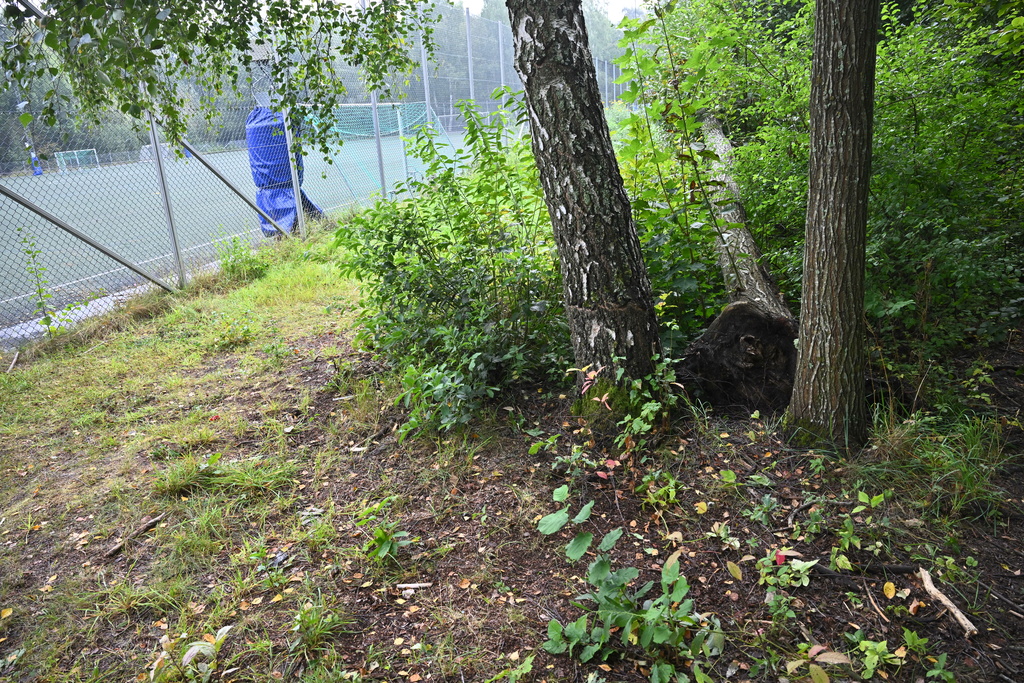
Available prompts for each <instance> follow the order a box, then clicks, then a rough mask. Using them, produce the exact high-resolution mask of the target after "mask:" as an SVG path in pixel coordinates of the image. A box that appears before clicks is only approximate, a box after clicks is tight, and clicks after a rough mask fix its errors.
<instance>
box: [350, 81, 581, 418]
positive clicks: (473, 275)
mask: <svg viewBox="0 0 1024 683" xmlns="http://www.w3.org/2000/svg"><path fill="white" fill-rule="evenodd" d="M506 97H507V94H506ZM509 101H510V103H511V104H510V107H511V109H510V110H502V111H501V112H498V113H497V114H491V115H485V114H482V113H480V112H478V111H477V110H475V109H474V108H472V107H471V106H469V105H464V106H463V114H464V115H465V118H466V135H465V139H464V142H465V148H464V149H458V150H453V149H452V148H451V147H450V146H447V145H445V144H444V143H443V142H442V141H441V140H440V139H439V138H438V135H437V133H436V132H435V131H434V130H433V129H431V128H429V127H424V128H420V129H419V130H418V132H417V134H416V138H415V140H414V142H413V143H412V153H413V154H414V155H415V156H416V157H418V158H419V159H420V160H422V161H423V162H424V164H425V166H426V169H425V178H424V179H423V180H412V181H410V182H408V183H407V184H405V185H404V186H403V187H400V188H399V189H400V191H399V193H398V198H396V199H393V200H381V201H379V202H378V203H377V204H376V206H374V207H373V208H371V209H369V210H368V211H366V212H364V213H363V214H361V215H359V216H358V217H356V218H355V219H354V220H353V221H352V222H351V223H350V224H348V225H343V226H342V227H341V228H339V230H338V231H337V241H336V243H337V244H338V245H339V246H342V247H344V248H345V249H344V251H343V252H341V256H339V259H340V260H341V261H342V267H343V270H344V271H346V272H347V273H348V274H351V275H355V276H357V277H358V278H359V279H361V280H362V281H363V283H364V285H363V294H364V305H365V308H364V310H363V311H362V313H361V316H360V320H361V323H362V325H363V331H362V332H361V334H360V336H359V340H360V341H361V342H362V343H363V344H364V345H365V346H367V347H369V348H371V349H373V350H375V351H376V352H378V353H379V354H380V355H381V356H383V357H384V358H386V359H388V360H389V361H391V363H392V364H394V365H395V366H397V367H401V368H404V369H403V371H402V386H403V393H402V399H403V400H404V401H405V403H406V405H407V406H408V407H409V408H411V414H410V417H409V420H408V422H407V424H406V426H405V429H406V430H409V429H416V428H427V427H438V428H443V429H447V428H451V427H452V426H454V425H457V424H460V423H464V422H466V421H468V420H469V418H470V416H471V414H472V412H473V411H474V410H475V409H477V408H478V407H480V406H481V405H482V404H483V402H484V401H486V400H487V399H488V398H490V397H492V396H494V395H495V394H496V392H498V391H499V390H500V389H501V388H503V387H506V386H509V385H511V384H513V383H517V382H528V381H537V380H541V379H544V378H546V377H549V376H551V375H555V376H560V375H561V374H562V372H563V370H564V368H565V367H566V365H567V361H568V358H569V357H570V348H569V334H568V330H567V327H566V323H565V319H564V311H563V308H562V289H561V279H560V276H559V273H558V258H557V254H556V251H555V246H554V240H553V235H552V233H551V227H550V222H549V218H548V213H547V208H546V206H545V204H544V202H543V197H542V194H541V189H540V182H539V180H538V177H537V173H536V170H535V167H534V162H533V156H532V154H531V153H530V149H529V141H528V140H527V139H526V138H524V137H522V136H521V135H520V134H519V133H518V132H517V131H518V127H517V125H516V124H518V121H517V116H519V115H521V114H522V105H521V103H518V102H516V101H514V100H511V98H509Z"/></svg>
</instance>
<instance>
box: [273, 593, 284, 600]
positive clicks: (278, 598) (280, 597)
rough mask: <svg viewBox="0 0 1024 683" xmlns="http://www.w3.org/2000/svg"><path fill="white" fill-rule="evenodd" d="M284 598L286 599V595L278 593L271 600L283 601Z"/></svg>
mask: <svg viewBox="0 0 1024 683" xmlns="http://www.w3.org/2000/svg"><path fill="white" fill-rule="evenodd" d="M282 600H284V596H283V595H281V594H280V593H278V594H277V595H275V596H274V597H272V598H270V602H281V601H282Z"/></svg>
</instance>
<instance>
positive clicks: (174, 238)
mask: <svg viewBox="0 0 1024 683" xmlns="http://www.w3.org/2000/svg"><path fill="white" fill-rule="evenodd" d="M146 113H147V115H148V116H149V141H150V145H151V146H152V147H153V161H154V162H156V180H157V183H158V184H159V185H160V198H161V200H162V204H163V207H164V221H166V223H167V233H168V234H169V235H170V237H171V249H172V250H173V251H174V266H175V268H176V269H177V271H178V286H179V287H181V288H182V289H184V288H185V267H184V266H183V265H182V263H181V248H180V247H179V246H178V232H177V231H176V230H175V229H174V212H173V211H171V195H170V194H169V193H168V191H167V175H166V173H165V172H164V155H163V153H162V150H161V149H160V138H159V137H157V134H156V119H154V118H153V112H146Z"/></svg>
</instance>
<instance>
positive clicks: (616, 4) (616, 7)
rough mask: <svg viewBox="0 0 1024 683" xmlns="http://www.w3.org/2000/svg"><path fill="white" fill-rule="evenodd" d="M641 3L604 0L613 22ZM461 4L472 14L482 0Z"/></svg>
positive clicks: (637, 0) (481, 5)
mask: <svg viewBox="0 0 1024 683" xmlns="http://www.w3.org/2000/svg"><path fill="white" fill-rule="evenodd" d="M456 2H458V0H456ZM641 4H642V3H641V2H640V0H606V2H605V6H606V7H607V8H608V16H609V17H611V20H612V21H614V22H615V23H618V22H619V20H620V19H622V14H623V10H624V9H626V8H629V9H632V8H634V7H640V6H641ZM462 5H463V6H464V7H468V8H469V11H470V12H472V13H473V14H480V10H481V8H483V6H484V0H462Z"/></svg>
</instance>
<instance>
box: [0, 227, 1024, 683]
mask: <svg viewBox="0 0 1024 683" xmlns="http://www.w3.org/2000/svg"><path fill="white" fill-rule="evenodd" d="M321 248H322V247H321V245H320V244H319V243H317V242H316V241H314V242H313V243H312V244H300V243H298V242H291V241H288V242H285V243H283V244H282V245H280V246H279V247H277V248H276V249H277V251H273V252H269V253H267V254H266V255H263V256H260V258H259V259H258V260H257V261H256V262H255V263H256V265H255V266H254V265H253V264H252V263H248V262H245V263H243V264H242V265H243V266H244V267H240V271H241V272H242V275H239V274H238V273H235V274H234V275H233V277H232V278H231V279H230V281H227V282H225V281H213V280H207V281H204V282H203V283H201V285H202V286H201V287H199V288H197V289H196V290H193V291H191V292H186V293H184V294H181V295H176V296H168V297H163V298H158V299H154V300H152V301H148V302H147V303H146V305H145V306H144V307H142V308H141V309H140V310H143V311H144V314H142V315H139V316H137V317H132V316H130V315H128V314H124V313H122V314H119V315H118V316H116V322H111V323H110V324H109V325H106V326H104V325H102V324H99V323H97V326H96V329H95V330H94V331H93V332H92V333H90V335H83V336H82V337H81V338H77V339H75V338H71V337H69V338H67V339H64V340H61V341H60V343H51V344H50V345H48V347H47V348H46V349H43V350H42V351H39V352H37V353H35V354H34V355H33V357H32V358H31V361H30V362H29V363H27V364H23V365H19V366H18V367H17V368H16V370H15V371H14V372H13V373H11V374H9V375H0V405H2V406H3V407H2V412H3V419H2V420H0V443H2V445H0V549H2V551H0V680H18V681H20V680H32V681H47V682H49V681H53V682H64V681H67V682H71V681H98V680H100V679H103V680H107V679H109V680H133V679H139V680H145V679H147V678H152V679H155V680H202V677H203V676H204V675H205V674H204V673H203V672H204V670H203V669H202V668H201V667H206V669H205V671H206V672H209V673H210V676H211V678H210V680H225V681H229V680H236V681H272V680H302V681H316V682H320V681H323V682H327V681H343V680H355V681H358V680H388V681H399V680H401V681H419V680H424V681H426V680H433V681H488V680H523V681H527V680H533V681H552V682H554V681H577V680H589V681H594V682H595V683H596V682H597V681H600V680H609V681H645V680H649V677H650V676H651V675H653V674H652V667H656V666H659V662H664V663H666V664H671V665H672V666H673V667H677V668H678V670H679V671H680V672H686V674H687V675H689V676H691V678H693V677H694V676H695V675H696V669H695V668H693V663H694V662H696V664H697V667H699V668H700V669H701V670H702V671H703V672H704V674H706V675H707V676H709V679H710V680H714V681H719V680H730V681H743V680H759V681H762V680H763V681H769V680H771V681H775V680H780V679H781V678H783V677H786V678H789V679H790V680H798V679H800V677H804V679H809V677H810V676H812V675H817V673H816V671H815V668H814V667H817V668H820V669H821V671H822V672H827V674H829V675H830V676H831V677H832V680H850V679H852V678H854V677H856V678H860V679H864V678H870V677H872V676H873V677H876V678H878V679H881V678H882V677H887V679H888V680H890V681H892V680H899V681H916V680H918V679H919V678H923V677H925V676H926V675H928V674H929V672H934V673H932V676H931V678H929V679H928V680H933V679H935V680H943V677H944V675H945V673H944V672H946V671H947V669H949V670H953V671H956V672H957V674H956V675H957V676H958V680H979V681H980V680H1003V679H1007V678H1008V679H1009V680H1019V676H1018V673H1015V672H1021V671H1024V657H1022V655H1021V653H1020V650H1019V645H1017V643H1019V642H1020V641H1021V639H1022V638H1024V632H1022V630H1024V629H1022V626H1024V617H1018V616H1016V615H1019V614H1024V612H1021V611H1020V608H1018V607H1015V605H1020V604H1021V603H1022V602H1024V597H1022V592H1021V589H1022V587H1024V580H1022V579H1021V567H1022V562H1021V558H1022V557H1024V555H1022V554H1021V552H1020V550H1019V548H1020V547H1021V546H1020V542H1019V539H1020V530H1019V523H1018V521H1016V520H1019V517H1014V515H1019V514H1020V512H1019V501H1020V496H1021V490H1020V487H1019V485H1017V484H1015V483H1014V481H1013V480H1012V478H1008V477H1005V474H1006V473H1007V472H1009V471H1010V470H1008V469H1007V468H1012V467H1019V459H1016V458H1012V457H1009V455H1007V452H1006V451H1004V450H1003V449H1002V448H1001V441H1000V440H999V439H998V438H996V439H994V440H993V438H992V433H993V431H992V430H993V429H994V427H993V425H992V424H990V423H985V422H976V421H973V420H972V419H967V420H965V421H963V422H962V424H963V425H964V430H963V431H962V432H959V433H958V434H956V435H948V434H947V438H944V439H939V438H938V432H937V431H936V429H937V428H936V427H935V425H933V424H931V423H927V422H926V423H925V424H923V425H922V424H920V423H903V422H900V421H894V420H891V419H889V420H881V422H882V423H884V424H885V425H888V427H887V428H886V429H879V430H878V438H877V439H876V442H875V445H876V448H875V449H874V450H872V451H868V452H867V453H865V455H864V456H863V458H862V459H861V460H860V461H856V462H852V463H851V462H844V461H841V460H839V459H838V458H837V457H835V456H834V455H832V454H829V453H813V452H802V451H792V450H789V449H787V448H786V447H785V446H784V445H783V444H782V443H781V442H780V441H779V440H778V438H777V436H776V429H775V425H774V424H773V423H771V422H766V421H763V420H761V419H751V420H747V421H742V422H735V421H734V422H723V421H719V420H716V419H715V418H714V417H713V416H710V415H708V414H706V413H704V412H702V411H700V410H695V411H694V412H693V414H690V415H687V416H685V418H684V419H680V421H679V422H678V423H676V424H675V425H672V426H671V428H670V430H669V431H668V432H666V433H663V434H661V435H660V437H659V440H658V442H657V448H656V449H654V450H652V451H650V452H647V453H643V454H640V453H625V454H623V453H621V452H617V451H615V450H614V449H613V448H612V446H611V439H610V438H605V437H602V436H600V435H595V434H591V433H590V429H589V427H588V425H587V424H586V422H585V421H583V420H581V418H578V417H573V416H571V415H570V414H569V408H570V406H571V404H572V402H573V398H572V397H561V396H559V395H557V394H549V393H547V392H546V391H544V390H543V389H541V390H538V389H537V388H536V387H534V388H528V389H527V388H524V389H521V390H519V391H516V392H508V393H507V394H506V395H505V396H504V397H503V399H502V403H500V404H498V405H495V406H494V411H493V413H492V414H489V415H486V416H483V417H481V418H480V419H478V420H477V421H476V422H474V423H472V424H471V425H469V426H467V427H466V428H464V429H462V430H458V431H454V432H448V433H444V434H440V435H438V434H420V435H418V436H415V437H410V438H409V439H406V440H405V441H402V442H401V443H399V441H398V439H397V429H398V427H399V425H400V424H401V423H402V419H403V415H402V414H401V412H400V411H399V410H398V409H397V408H396V407H395V405H394V398H395V396H396V395H397V394H398V392H399V383H398V381H397V379H396V373H395V372H394V371H393V370H391V369H388V368H386V367H384V366H382V365H380V364H379V363H377V362H376V361H374V360H373V359H372V358H371V357H369V356H368V355H367V354H364V353H360V352H358V351H355V350H353V349H352V348H351V346H350V344H349V342H348V339H349V335H350V329H349V326H350V318H349V316H350V314H351V312H352V311H353V308H354V306H355V305H356V295H357V288H356V286H355V285H354V284H353V283H352V282H349V281H347V280H344V279H342V278H340V277H339V276H338V273H337V270H336V268H335V267H334V266H332V265H331V264H330V263H328V262H327V261H326V260H325V259H323V258H322V257H321V256H320V249H321ZM262 264H265V266H266V267H265V268H264V267H263V265H262ZM253 272H257V274H258V275H259V277H257V278H256V279H247V278H251V277H254V275H252V273H253ZM246 273H248V274H249V275H246ZM1011 428H1012V425H1010V426H1007V427H1005V429H1007V430H1009V429H1011ZM915 454H924V455H926V456H927V457H924V458H920V457H915ZM1000 477H1003V480H1002V481H1001V480H1000ZM911 479H913V480H919V481H920V486H919V487H917V488H915V487H914V486H912V485H910V482H909V481H908V480H911ZM1000 484H1002V485H1001V486H1000ZM562 485H568V487H569V488H568V489H566V491H565V493H564V496H565V500H564V502H561V501H559V502H556V501H554V500H553V492H554V491H555V490H556V489H558V488H559V487H561V486H562ZM1015 486H1016V488H1014V487H1015ZM922 491H932V492H933V494H932V496H931V497H928V496H927V495H924V494H922ZM559 495H561V494H559ZM590 501H593V502H594V505H593V508H592V512H591V514H590V516H589V518H587V519H585V520H582V521H580V522H579V523H578V524H574V523H572V522H571V521H569V522H567V523H566V524H565V526H564V528H561V529H559V530H557V531H555V532H554V533H552V534H551V535H543V534H541V533H539V532H538V530H537V523H538V521H539V520H540V519H541V518H543V517H544V516H546V515H550V514H551V513H554V512H557V511H558V510H560V509H561V508H562V507H563V506H569V508H570V510H571V514H572V515H576V514H577V513H578V512H579V511H580V510H582V509H584V508H585V507H586V506H587V504H588V503H589V502H590ZM158 515H162V517H160V519H159V520H158V521H157V522H156V523H155V524H150V521H151V520H153V519H154V518H155V517H157V516H158ZM972 518H977V519H978V520H980V521H977V522H971V521H970V520H971V519H972ZM617 527H621V528H622V529H624V530H625V533H624V535H623V536H622V538H621V539H620V540H619V542H618V544H617V545H616V546H615V547H614V549H612V550H610V551H608V552H607V554H608V556H609V566H610V567H613V568H633V569H635V571H636V579H635V581H634V582H632V583H631V584H630V585H628V586H627V587H626V590H625V592H624V593H622V594H619V593H617V592H616V590H618V589H615V588H613V587H610V586H609V585H608V584H607V582H604V583H601V580H600V577H599V576H596V575H594V574H592V573H588V565H589V564H591V563H592V562H594V561H595V559H596V557H597V555H599V554H603V553H599V552H597V551H596V543H597V540H599V539H601V538H602V537H603V535H604V534H605V533H607V532H608V531H610V530H612V529H614V528H617ZM581 531H582V532H585V533H591V534H593V535H594V537H595V542H594V545H593V547H591V548H590V549H589V551H588V554H587V555H585V556H584V558H583V559H581V560H579V561H577V562H569V561H568V560H567V558H566V554H565V548H566V546H567V544H568V543H569V542H570V540H571V539H572V538H573V537H574V535H575V534H576V533H577V532H581ZM115 548H116V550H115ZM801 563H802V564H801ZM673 564H676V565H677V566H678V567H679V568H680V570H681V573H682V575H683V576H685V577H686V578H687V579H688V581H689V593H688V595H687V599H692V600H693V603H692V609H693V610H694V614H696V615H698V616H697V617H696V618H697V622H695V623H690V624H689V625H688V626H685V627H684V626H680V624H682V623H683V621H682V617H681V616H680V615H682V614H683V612H682V611H681V607H680V604H681V603H674V605H675V606H672V605H669V607H670V608H671V609H667V611H664V614H667V615H670V616H668V617H664V620H663V621H664V623H662V622H657V623H654V622H656V621H657V620H658V619H662V617H659V616H657V615H655V614H654V613H653V612H651V613H650V614H649V615H648V616H645V617H644V618H645V619H648V621H650V622H651V623H654V626H652V627H651V628H652V629H654V628H655V627H662V626H664V627H665V628H670V629H676V631H673V633H676V635H678V636H679V637H680V638H682V639H683V640H685V641H686V642H687V643H689V644H691V645H692V640H691V639H692V637H693V633H695V632H696V631H697V630H699V628H700V627H702V626H707V625H709V624H712V623H713V622H714V619H717V620H718V622H719V623H720V624H721V633H722V634H723V636H724V638H722V639H721V643H722V644H721V645H720V646H718V645H716V646H715V647H713V648H712V647H710V646H709V647H707V648H705V647H702V646H698V647H697V648H696V649H695V650H694V651H692V652H690V651H687V652H685V653H683V652H681V651H680V650H678V649H676V650H671V649H669V648H665V647H661V646H657V645H656V644H655V645H651V646H648V647H647V648H641V647H640V645H639V644H638V643H632V642H630V641H629V639H628V638H627V639H626V643H625V644H622V643H621V637H620V636H619V635H616V636H615V637H613V638H611V639H610V641H609V643H608V644H607V645H608V646H607V648H604V649H600V650H597V651H596V652H599V653H600V654H598V655H595V656H594V658H592V659H590V660H589V661H586V662H581V661H579V655H580V654H581V651H582V649H583V643H584V641H585V642H587V643H589V642H596V640H595V639H599V636H598V635H595V633H596V631H595V628H596V624H597V623H599V622H600V619H601V614H595V615H591V616H590V617H589V620H588V621H587V623H586V627H585V629H584V630H580V628H582V627H580V628H577V629H576V630H575V631H573V630H572V629H566V630H565V632H564V633H565V634H568V635H565V636H564V637H565V638H569V639H572V638H576V639H577V640H576V642H577V643H580V646H579V647H578V648H575V649H573V651H572V653H571V654H572V657H570V656H569V653H568V652H567V653H565V654H552V653H549V652H547V651H545V649H544V647H543V645H544V643H545V641H547V640H548V639H549V636H550V633H551V631H550V630H549V622H551V621H552V620H554V621H556V622H557V623H559V624H561V625H563V627H565V626H569V625H572V624H579V623H580V622H579V621H578V620H579V619H580V617H581V616H584V615H585V614H586V612H585V611H584V610H583V609H581V606H582V607H584V608H591V607H594V604H593V603H592V602H590V601H586V600H580V599H579V596H580V595H581V594H583V593H586V592H588V591H595V590H604V591H605V593H604V597H605V598H607V600H613V599H614V600H618V601H619V602H617V603H614V604H618V605H620V606H621V605H629V604H632V605H633V608H634V609H636V610H638V613H640V612H644V614H647V612H648V611H649V607H650V605H645V600H648V599H650V600H655V599H656V598H657V597H658V595H660V593H658V591H659V590H661V588H660V585H661V584H660V583H659V580H660V579H661V578H662V577H663V572H664V571H665V568H666V566H671V565H673ZM918 567H923V568H926V569H928V570H929V571H931V572H932V574H933V576H935V578H936V580H937V582H938V583H939V585H940V588H941V589H942V590H943V591H944V592H946V594H947V595H948V596H949V597H950V598H951V599H952V600H953V601H954V602H955V603H957V604H958V605H959V606H960V607H961V608H962V609H963V610H964V611H965V612H967V613H968V615H969V616H970V618H971V619H973V620H974V621H975V623H976V625H978V627H979V628H980V629H981V633H980V634H979V635H978V636H976V637H975V638H973V639H971V640H966V639H964V637H963V635H962V631H959V630H958V629H959V627H958V626H957V625H956V624H955V623H954V622H952V621H951V620H950V618H949V616H948V614H947V613H945V612H944V609H943V608H942V607H941V605H939V604H938V603H937V602H935V601H934V600H933V599H932V598H931V597H929V596H927V595H925V593H924V592H923V589H922V587H921V585H920V582H919V581H918V580H917V579H916V578H915V577H914V576H913V575H912V574H910V573H909V572H910V571H912V570H916V569H917V568H918ZM825 569H828V570H829V571H825ZM591 579H598V583H597V584H594V583H593V582H592V581H591ZM804 579H806V583H805V582H804ZM647 581H653V582H654V585H655V588H654V589H653V591H654V592H652V593H650V594H648V595H647V596H646V597H641V598H635V596H633V592H635V591H636V590H637V589H639V588H640V587H641V586H642V585H643V584H644V583H645V582H647ZM598 584H600V586H603V588H602V587H600V586H598ZM629 601H633V602H629ZM608 604H612V603H608ZM652 604H654V605H659V604H662V603H658V602H657V601H656V600H655V602H653V603H652ZM687 609H690V607H687ZM671 615H675V616H674V617H673V616H671ZM712 617H714V619H712ZM595 619H596V620H597V621H595ZM672 619H676V622H673V621H672ZM639 623H640V621H637V624H639ZM229 627H230V628H229ZM638 628H639V627H638ZM680 628H682V629H683V630H682V631H680V630H679V629H680ZM904 629H906V631H904ZM621 632H622V631H621V629H620V630H619V631H616V634H621ZM908 632H909V633H910V635H908ZM652 633H653V631H652ZM924 638H927V639H928V641H927V642H922V639H924ZM588 639H589V640H588ZM709 642H716V643H717V642H719V640H713V641H709ZM197 644H198V645H197ZM1015 648H1017V649H1015ZM548 649H552V650H555V649H557V647H555V646H552V645H550V644H549V646H548ZM606 654H607V659H605V658H604V657H605V655H606ZM183 660H184V661H183ZM812 665H813V666H812ZM951 675H952V674H951ZM1000 675H1002V677H1003V678H1002V679H1000V678H999V676H1000ZM140 677H141V678H140Z"/></svg>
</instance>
